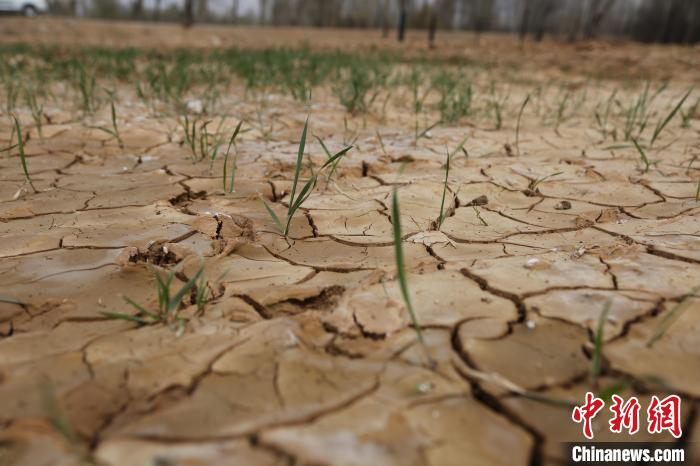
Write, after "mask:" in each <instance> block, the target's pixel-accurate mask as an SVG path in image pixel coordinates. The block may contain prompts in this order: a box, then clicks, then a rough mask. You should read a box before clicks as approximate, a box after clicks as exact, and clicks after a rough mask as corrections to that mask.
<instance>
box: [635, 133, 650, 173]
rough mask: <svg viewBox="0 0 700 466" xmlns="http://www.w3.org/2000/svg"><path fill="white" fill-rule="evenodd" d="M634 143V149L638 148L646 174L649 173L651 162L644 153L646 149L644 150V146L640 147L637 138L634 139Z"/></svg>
mask: <svg viewBox="0 0 700 466" xmlns="http://www.w3.org/2000/svg"><path fill="white" fill-rule="evenodd" d="M632 142H633V143H634V147H636V148H637V152H639V156H640V157H641V158H642V163H644V173H647V172H648V171H649V166H650V165H651V162H649V159H648V158H647V154H646V152H644V149H642V146H640V145H639V143H638V142H637V140H636V139H635V138H632Z"/></svg>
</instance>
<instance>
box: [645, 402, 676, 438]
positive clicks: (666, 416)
mask: <svg viewBox="0 0 700 466" xmlns="http://www.w3.org/2000/svg"><path fill="white" fill-rule="evenodd" d="M647 420H648V422H649V433H650V434H660V433H661V432H663V431H664V430H667V431H669V432H670V433H671V435H673V436H674V437H676V438H680V436H681V435H682V434H683V431H682V430H681V399H680V397H679V396H678V395H669V396H667V397H666V398H664V399H663V400H661V401H659V397H658V396H656V395H654V396H652V397H651V403H650V404H649V408H648V409H647Z"/></svg>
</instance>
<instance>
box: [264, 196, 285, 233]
mask: <svg viewBox="0 0 700 466" xmlns="http://www.w3.org/2000/svg"><path fill="white" fill-rule="evenodd" d="M260 199H261V200H262V201H263V204H265V208H266V209H267V213H268V214H270V217H272V220H274V222H275V225H276V226H277V230H279V232H280V233H282V234H284V235H285V236H286V234H285V230H284V225H282V222H281V221H280V218H279V217H278V216H277V214H276V213H275V211H274V210H272V208H271V207H270V206H269V204H268V203H267V201H266V200H265V199H264V198H263V197H262V196H261V197H260Z"/></svg>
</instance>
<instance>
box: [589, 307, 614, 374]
mask: <svg viewBox="0 0 700 466" xmlns="http://www.w3.org/2000/svg"><path fill="white" fill-rule="evenodd" d="M611 306H612V300H610V299H609V300H608V301H607V302H606V303H605V306H604V307H603V310H602V311H601V313H600V316H599V317H598V325H597V326H596V332H595V337H594V341H593V357H592V358H591V383H592V384H593V386H596V385H597V384H598V377H599V376H600V371H601V368H602V361H603V337H604V330H605V322H606V321H607V319H608V314H609V313H610V307H611Z"/></svg>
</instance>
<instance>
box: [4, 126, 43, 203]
mask: <svg viewBox="0 0 700 466" xmlns="http://www.w3.org/2000/svg"><path fill="white" fill-rule="evenodd" d="M12 119H13V120H14V123H15V132H16V133H17V147H18V148H19V158H20V160H21V162H22V170H23V171H24V179H25V180H26V181H27V183H29V186H30V187H31V188H32V191H34V192H35V193H38V192H39V191H37V189H36V188H35V187H34V183H32V179H31V177H30V176H29V169H28V168H27V157H26V155H25V154H24V136H22V126H21V125H20V123H19V120H18V119H17V117H16V116H15V115H14V114H13V115H12ZM10 142H11V141H10Z"/></svg>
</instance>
